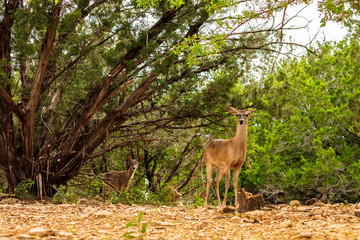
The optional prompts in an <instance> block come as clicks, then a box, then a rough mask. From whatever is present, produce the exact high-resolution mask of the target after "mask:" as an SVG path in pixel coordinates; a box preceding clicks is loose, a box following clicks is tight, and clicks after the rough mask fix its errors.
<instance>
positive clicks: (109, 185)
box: [101, 157, 142, 196]
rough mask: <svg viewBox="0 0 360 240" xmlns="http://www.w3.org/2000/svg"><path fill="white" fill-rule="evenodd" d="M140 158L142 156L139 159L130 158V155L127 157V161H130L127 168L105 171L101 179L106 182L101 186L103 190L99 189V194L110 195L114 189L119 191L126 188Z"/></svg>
mask: <svg viewBox="0 0 360 240" xmlns="http://www.w3.org/2000/svg"><path fill="white" fill-rule="evenodd" d="M141 160H142V157H140V158H139V160H137V159H131V158H130V157H128V161H130V163H131V164H130V167H129V169H128V170H124V171H114V170H110V171H107V172H106V173H105V174H104V177H103V180H104V182H105V183H106V185H105V186H104V187H103V190H102V191H101V195H102V196H110V195H111V193H112V192H113V191H114V190H118V191H120V190H121V189H128V188H129V186H130V183H131V179H132V178H133V177H134V174H135V171H136V169H137V167H138V165H139V162H140V161H141Z"/></svg>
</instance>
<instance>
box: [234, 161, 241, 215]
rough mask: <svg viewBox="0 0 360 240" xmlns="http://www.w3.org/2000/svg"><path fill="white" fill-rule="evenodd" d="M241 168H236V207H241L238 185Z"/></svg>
mask: <svg viewBox="0 0 360 240" xmlns="http://www.w3.org/2000/svg"><path fill="white" fill-rule="evenodd" d="M240 171H241V168H240V169H234V191H235V207H236V208H238V207H239V201H238V185H239V175H240Z"/></svg>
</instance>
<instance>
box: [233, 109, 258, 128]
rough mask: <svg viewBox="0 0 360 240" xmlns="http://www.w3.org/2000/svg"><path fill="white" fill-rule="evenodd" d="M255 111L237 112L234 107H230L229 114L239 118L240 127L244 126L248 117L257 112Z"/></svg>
mask: <svg viewBox="0 0 360 240" xmlns="http://www.w3.org/2000/svg"><path fill="white" fill-rule="evenodd" d="M255 110H256V108H253V109H251V110H236V109H235V108H233V107H229V112H230V113H231V114H232V115H235V116H236V117H237V119H238V121H239V124H240V125H243V124H244V123H245V122H246V121H247V119H248V117H249V116H251V114H253V113H254V112H255Z"/></svg>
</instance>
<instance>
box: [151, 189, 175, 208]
mask: <svg viewBox="0 0 360 240" xmlns="http://www.w3.org/2000/svg"><path fill="white" fill-rule="evenodd" d="M177 198H179V196H178V195H177V192H175V189H174V188H173V187H171V186H165V187H162V188H161V189H160V190H159V192H158V193H157V194H156V195H155V200H156V201H157V202H159V203H160V204H162V205H163V204H165V205H169V204H170V203H171V202H174V201H176V199H177Z"/></svg>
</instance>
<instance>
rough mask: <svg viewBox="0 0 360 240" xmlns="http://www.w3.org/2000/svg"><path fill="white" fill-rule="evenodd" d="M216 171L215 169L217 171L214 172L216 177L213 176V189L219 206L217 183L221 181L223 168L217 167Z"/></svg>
mask: <svg viewBox="0 0 360 240" xmlns="http://www.w3.org/2000/svg"><path fill="white" fill-rule="evenodd" d="M216 171H217V173H216V178H215V190H216V196H217V199H218V204H219V207H221V199H220V193H219V184H220V181H221V179H222V177H223V176H224V169H223V168H217V169H216Z"/></svg>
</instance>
